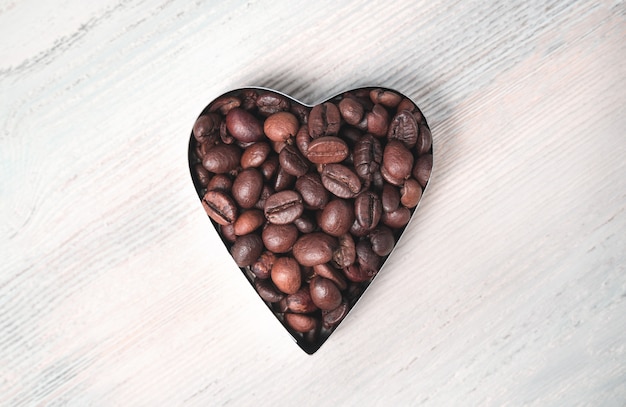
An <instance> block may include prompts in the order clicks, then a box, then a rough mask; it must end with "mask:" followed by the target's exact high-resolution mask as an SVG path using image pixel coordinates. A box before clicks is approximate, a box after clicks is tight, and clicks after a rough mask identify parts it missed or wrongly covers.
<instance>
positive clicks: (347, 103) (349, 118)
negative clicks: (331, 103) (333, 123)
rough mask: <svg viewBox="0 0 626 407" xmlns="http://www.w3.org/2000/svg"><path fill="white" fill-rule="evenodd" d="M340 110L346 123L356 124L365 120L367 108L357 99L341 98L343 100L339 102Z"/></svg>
mask: <svg viewBox="0 0 626 407" xmlns="http://www.w3.org/2000/svg"><path fill="white" fill-rule="evenodd" d="M339 112H340V113H341V117H343V119H344V120H345V121H346V123H348V124H350V125H352V126H356V125H357V124H359V122H360V121H361V120H363V114H364V113H365V109H364V108H363V105H362V104H361V103H359V101H358V100H357V99H354V98H343V99H341V102H339Z"/></svg>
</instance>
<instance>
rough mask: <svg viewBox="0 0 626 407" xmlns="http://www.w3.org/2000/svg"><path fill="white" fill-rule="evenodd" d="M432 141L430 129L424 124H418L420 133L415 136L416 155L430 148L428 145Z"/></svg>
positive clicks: (424, 152)
mask: <svg viewBox="0 0 626 407" xmlns="http://www.w3.org/2000/svg"><path fill="white" fill-rule="evenodd" d="M432 143H433V138H432V135H431V133H430V129H429V128H428V126H426V125H423V124H422V125H421V126H420V134H419V137H418V138H417V144H416V146H415V149H416V150H417V155H422V154H426V153H427V152H428V151H429V150H430V146H431V145H432Z"/></svg>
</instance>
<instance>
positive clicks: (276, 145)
mask: <svg viewBox="0 0 626 407" xmlns="http://www.w3.org/2000/svg"><path fill="white" fill-rule="evenodd" d="M270 144H271V145H272V150H274V152H275V153H276V154H280V152H281V151H283V148H285V146H287V143H286V142H284V141H273V140H270Z"/></svg>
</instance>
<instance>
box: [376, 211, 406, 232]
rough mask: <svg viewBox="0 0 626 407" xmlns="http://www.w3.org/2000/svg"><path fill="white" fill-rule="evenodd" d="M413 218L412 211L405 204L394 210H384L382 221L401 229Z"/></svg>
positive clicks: (393, 227)
mask: <svg viewBox="0 0 626 407" xmlns="http://www.w3.org/2000/svg"><path fill="white" fill-rule="evenodd" d="M410 219H411V211H409V210H408V209H407V208H405V207H404V206H400V207H399V208H398V209H396V210H395V211H393V212H383V216H382V218H381V221H382V222H383V223H384V224H385V225H387V226H389V227H390V228H392V229H399V228H402V227H404V226H406V224H407V223H409V220H410Z"/></svg>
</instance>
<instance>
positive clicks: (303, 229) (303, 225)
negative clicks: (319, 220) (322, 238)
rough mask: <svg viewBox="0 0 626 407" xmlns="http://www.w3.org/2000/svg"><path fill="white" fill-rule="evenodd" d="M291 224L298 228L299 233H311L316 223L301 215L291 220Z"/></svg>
mask: <svg viewBox="0 0 626 407" xmlns="http://www.w3.org/2000/svg"><path fill="white" fill-rule="evenodd" d="M293 224H294V225H295V226H296V228H298V230H299V231H300V233H311V232H313V231H314V230H315V228H316V227H317V224H316V223H315V222H313V220H312V219H311V218H310V217H308V216H305V215H303V216H301V217H299V218H298V219H296V220H294V221H293Z"/></svg>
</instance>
